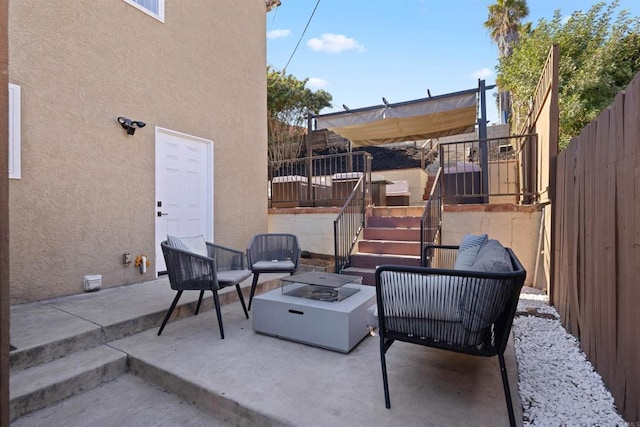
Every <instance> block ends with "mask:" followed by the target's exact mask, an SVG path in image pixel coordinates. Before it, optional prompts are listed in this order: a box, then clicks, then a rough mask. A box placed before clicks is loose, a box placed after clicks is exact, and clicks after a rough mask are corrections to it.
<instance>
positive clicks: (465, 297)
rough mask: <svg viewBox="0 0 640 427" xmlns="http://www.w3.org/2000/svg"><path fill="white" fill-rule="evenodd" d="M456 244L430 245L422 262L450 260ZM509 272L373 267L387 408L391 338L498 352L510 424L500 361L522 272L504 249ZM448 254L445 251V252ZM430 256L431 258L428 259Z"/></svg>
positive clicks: (475, 352) (474, 352)
mask: <svg viewBox="0 0 640 427" xmlns="http://www.w3.org/2000/svg"><path fill="white" fill-rule="evenodd" d="M457 249H458V247H457V246H432V247H431V248H430V250H431V251H436V252H438V253H437V254H436V253H435V252H432V253H430V254H428V255H427V257H426V258H427V260H430V261H433V260H434V259H441V260H443V261H444V262H445V264H447V265H451V260H452V259H455V253H456V251H457ZM505 250H506V252H507V253H508V256H507V255H505V257H508V260H507V261H506V262H508V263H510V264H511V267H512V268H513V271H512V272H482V271H467V270H454V269H453V267H452V266H448V267H445V269H440V268H431V267H405V266H392V265H382V266H379V267H378V268H377V269H376V274H375V280H376V300H377V305H376V308H377V310H376V313H374V314H373V315H374V316H375V320H374V321H371V320H370V323H377V331H378V334H379V336H380V360H381V364H382V380H383V385H384V398H385V404H386V407H387V408H390V407H391V403H390V399H389V384H388V379H387V365H386V359H385V353H386V352H387V350H389V348H390V347H391V345H392V344H393V342H394V341H396V340H398V341H405V342H409V343H413V344H419V345H423V346H427V347H435V348H439V349H443V350H449V351H454V352H458V353H465V354H469V355H474V356H485V357H491V356H496V355H497V356H498V361H499V364H500V372H501V374H502V385H503V389H504V394H505V398H506V401H507V410H508V413H509V421H510V423H511V425H515V416H514V413H513V405H512V401H511V392H510V389H509V381H508V379H507V371H506V368H505V362H504V351H505V348H506V346H507V341H508V340H509V334H510V332H511V325H512V323H513V318H514V315H515V312H516V307H517V304H518V298H519V295H520V290H521V288H522V286H523V283H524V279H525V275H526V271H525V270H524V268H523V267H522V265H521V264H520V261H519V260H518V259H517V258H516V256H515V255H514V253H513V252H512V251H511V249H508V248H505ZM447 252H450V253H447ZM434 256H435V257H434Z"/></svg>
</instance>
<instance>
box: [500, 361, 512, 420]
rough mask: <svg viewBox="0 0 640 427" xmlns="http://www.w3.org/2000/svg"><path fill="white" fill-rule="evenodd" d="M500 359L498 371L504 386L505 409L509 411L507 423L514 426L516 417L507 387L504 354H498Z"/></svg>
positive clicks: (507, 380)
mask: <svg viewBox="0 0 640 427" xmlns="http://www.w3.org/2000/svg"><path fill="white" fill-rule="evenodd" d="M498 360H499V361H500V373H501V374H502V387H503V388H504V397H505V398H506V399H507V411H509V425H510V426H511V427H515V425H516V417H515V415H514V413H513V402H512V401H511V390H510V389H509V379H508V378H507V368H506V366H505V364H504V355H503V354H498Z"/></svg>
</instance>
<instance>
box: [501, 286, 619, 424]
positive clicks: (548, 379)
mask: <svg viewBox="0 0 640 427" xmlns="http://www.w3.org/2000/svg"><path fill="white" fill-rule="evenodd" d="M548 301H549V299H548V297H547V296H546V295H545V294H544V292H543V291H541V290H538V289H534V288H529V287H525V288H523V289H522V293H521V294H520V300H519V302H518V312H517V314H516V318H515V319H514V322H513V335H514V342H515V350H516V360H517V363H518V374H519V382H518V389H519V391H520V400H521V401H522V410H523V425H524V426H628V424H627V423H626V422H625V421H624V420H623V419H622V417H621V416H620V415H619V414H618V412H617V410H616V408H615V405H614V403H613V397H612V396H611V393H609V391H608V390H607V388H606V386H605V385H604V383H603V381H602V377H600V375H599V374H598V373H597V372H596V371H595V370H594V369H593V366H592V365H591V362H589V361H588V360H587V358H586V356H585V354H584V353H583V352H582V350H580V344H579V343H578V341H577V340H576V339H575V338H574V337H573V336H572V335H570V334H568V333H567V332H566V330H565V329H564V328H563V327H562V324H561V323H560V316H559V315H558V312H557V311H556V310H555V308H553V307H550V306H549V304H548Z"/></svg>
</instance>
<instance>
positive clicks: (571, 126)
mask: <svg viewBox="0 0 640 427" xmlns="http://www.w3.org/2000/svg"><path fill="white" fill-rule="evenodd" d="M618 6H619V4H618V1H617V0H616V1H613V2H611V3H610V4H609V5H607V4H606V3H605V2H600V3H598V4H596V5H594V6H593V7H592V8H591V9H590V10H589V11H587V12H582V11H576V12H574V13H573V14H572V15H571V16H570V17H569V19H568V20H566V19H562V16H561V15H560V11H559V10H557V11H556V12H555V13H554V16H553V19H551V20H550V21H547V20H545V19H541V20H540V21H539V22H538V25H537V26H536V27H535V28H534V29H533V30H532V31H531V32H529V33H527V34H522V35H521V39H520V42H519V43H518V45H517V46H515V48H514V50H513V52H512V55H511V56H509V57H505V58H501V59H500V62H499V65H498V78H497V84H498V86H499V87H500V88H502V89H504V90H509V91H510V92H511V94H512V98H513V109H514V114H515V117H516V120H514V121H513V122H512V126H513V127H516V129H517V126H518V124H519V122H520V119H522V118H524V117H525V116H526V114H527V113H528V109H529V103H530V100H531V99H532V97H533V94H534V91H535V89H536V85H537V82H538V78H539V74H540V70H541V69H542V67H543V65H544V62H545V60H546V58H547V54H548V52H549V48H550V47H551V45H552V44H558V45H559V46H560V65H559V107H560V147H561V148H564V147H566V146H567V144H568V143H569V141H570V139H571V138H572V137H574V136H576V135H578V134H579V132H580V131H581V130H582V128H583V127H584V126H585V125H587V124H588V123H589V122H590V121H592V120H593V119H594V118H595V117H596V116H597V115H598V114H599V113H600V111H602V110H603V109H604V108H606V107H607V106H608V105H609V104H611V102H612V101H613V98H614V97H615V95H616V94H617V93H618V92H620V91H621V90H623V89H624V88H625V87H626V86H627V85H628V84H629V82H630V81H631V79H632V78H633V77H634V75H635V74H636V73H637V72H638V71H640V17H630V16H629V14H628V13H627V12H626V11H620V12H619V13H618V14H617V16H615V12H616V10H617V9H618Z"/></svg>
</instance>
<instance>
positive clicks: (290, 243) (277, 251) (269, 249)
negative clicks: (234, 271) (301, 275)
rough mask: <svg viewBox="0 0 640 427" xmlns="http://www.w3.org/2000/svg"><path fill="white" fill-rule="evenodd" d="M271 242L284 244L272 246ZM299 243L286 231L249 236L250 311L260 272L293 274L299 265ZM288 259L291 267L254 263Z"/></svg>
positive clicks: (296, 238)
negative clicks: (251, 274) (259, 266)
mask: <svg viewBox="0 0 640 427" xmlns="http://www.w3.org/2000/svg"><path fill="white" fill-rule="evenodd" d="M273 242H278V243H285V244H284V245H280V246H274V245H273ZM300 253H301V250H300V243H299V242H298V237H297V236H296V235H294V234H287V233H264V234H256V235H255V236H253V237H252V238H251V241H250V242H249V245H248V246H247V264H248V268H249V269H251V272H252V273H253V281H252V283H251V294H250V295H249V311H251V303H252V301H253V296H254V295H255V292H256V287H257V285H258V277H259V276H260V273H289V274H290V275H293V274H294V273H295V272H296V271H298V267H299V266H300ZM285 259H290V260H291V262H292V263H293V268H276V267H271V266H270V267H267V268H263V269H261V268H256V267H255V266H254V265H255V263H257V262H260V261H267V262H269V261H274V260H277V261H283V260H285Z"/></svg>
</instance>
